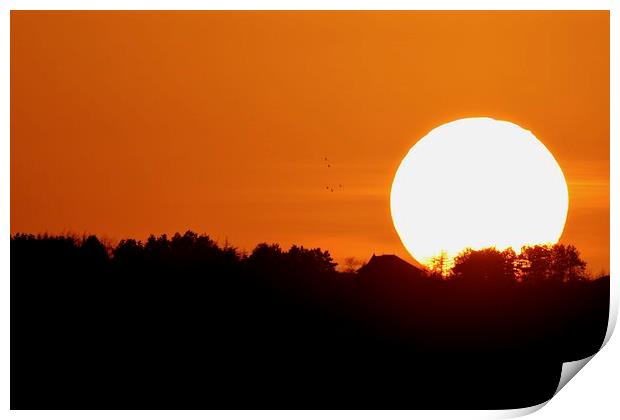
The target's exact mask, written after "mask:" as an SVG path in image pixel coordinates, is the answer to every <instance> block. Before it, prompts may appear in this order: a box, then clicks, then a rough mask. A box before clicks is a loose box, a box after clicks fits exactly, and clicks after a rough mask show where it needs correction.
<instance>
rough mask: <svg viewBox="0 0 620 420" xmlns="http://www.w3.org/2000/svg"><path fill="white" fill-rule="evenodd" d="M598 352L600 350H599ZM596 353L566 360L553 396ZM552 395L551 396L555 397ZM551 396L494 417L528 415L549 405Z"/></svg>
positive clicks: (505, 417)
mask: <svg viewBox="0 0 620 420" xmlns="http://www.w3.org/2000/svg"><path fill="white" fill-rule="evenodd" d="M597 353H598V352H597ZM595 355H596V353H594V354H593V355H591V356H588V357H586V358H583V359H580V360H574V361H572V362H564V363H563V364H562V372H561V373H560V380H559V381H558V387H557V388H556V390H555V392H554V393H553V397H555V396H556V395H557V393H558V392H560V390H561V389H562V388H564V386H565V385H566V384H567V383H568V382H569V381H570V380H571V379H573V377H574V376H575V375H576V374H577V373H578V372H579V371H580V370H581V369H582V368H583V367H584V366H585V365H586V364H588V362H589V361H590V360H591V359H592V358H593V357H594V356H595ZM553 397H551V398H553ZM551 398H550V399H548V400H547V401H544V402H542V403H540V404H536V405H533V406H530V407H524V408H515V409H509V410H502V411H501V412H497V415H495V416H494V418H499V419H510V418H516V417H522V416H526V415H528V414H532V413H534V412H536V411H538V410H540V409H541V408H543V407H544V406H545V405H547V403H548V402H549V401H551Z"/></svg>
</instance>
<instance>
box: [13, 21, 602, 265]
mask: <svg viewBox="0 0 620 420" xmlns="http://www.w3.org/2000/svg"><path fill="white" fill-rule="evenodd" d="M474 116H490V117H493V118H497V119H504V120H509V121H512V122H514V123H516V124H519V125H521V126H522V127H524V128H527V129H529V130H531V131H532V132H533V133H534V134H535V135H536V136H537V137H538V138H539V139H540V140H541V141H542V142H543V143H545V145H546V146H547V148H548V149H549V150H550V151H551V153H553V155H554V156H555V157H556V159H557V161H558V162H559V164H560V166H561V167H562V169H563V171H564V174H565V176H566V179H567V181H568V184H569V195H570V204H569V214H568V220H567V224H566V227H565V230H564V234H563V236H562V241H563V242H568V243H573V244H575V245H576V246H577V247H578V248H579V249H580V250H581V251H582V254H583V255H584V257H585V258H586V259H587V261H588V262H589V265H590V267H591V269H592V270H593V271H594V272H595V274H596V272H597V271H599V270H601V269H603V270H609V13H608V12H606V11H602V12H596V11H588V12H12V13H11V232H12V233H15V232H33V233H36V232H50V233H60V232H67V231H71V232H76V233H83V232H89V233H96V234H98V235H102V236H105V237H107V238H109V239H112V240H118V239H122V238H125V237H137V238H145V237H146V236H147V235H148V234H149V233H163V232H168V233H170V232H174V231H184V230H186V229H192V230H195V231H197V232H204V233H208V234H210V235H211V236H212V237H214V238H216V239H219V240H220V241H224V240H226V239H228V241H229V242H231V243H232V244H234V245H237V246H238V247H239V248H241V249H246V250H248V251H249V250H251V249H252V248H253V246H254V245H255V244H256V243H258V242H262V241H268V242H279V243H281V244H283V245H284V246H288V245H290V244H291V243H298V244H302V245H306V246H320V247H323V248H327V249H329V250H330V251H331V252H332V254H333V255H334V256H335V257H336V258H337V260H339V261H341V260H342V259H344V258H345V257H347V256H355V257H358V258H362V259H367V258H368V257H369V256H370V255H371V254H372V253H373V252H375V253H378V254H380V253H395V254H397V255H399V256H401V257H404V258H409V257H408V254H407V252H406V250H405V249H404V248H403V247H402V245H401V243H400V240H399V238H398V235H397V234H396V232H395V230H394V228H393V225H392V220H391V216H390V210H389V193H390V186H391V183H392V179H393V176H394V173H395V171H396V169H397V167H398V165H399V163H400V160H401V159H402V158H403V157H404V155H405V154H406V153H407V151H408V150H409V148H410V147H411V146H412V145H413V144H414V143H415V142H416V141H417V140H418V139H419V138H421V137H422V136H423V135H425V134H426V133H427V132H428V131H429V130H431V129H432V128H434V127H435V126H437V125H440V124H442V123H445V122H448V121H451V120H454V119H458V118H463V117H474ZM324 157H327V158H328V159H329V160H330V162H331V165H332V168H330V169H327V168H326V166H325V165H324ZM526 169H527V168H524V170H526ZM334 184H335V185H338V184H342V185H343V186H344V188H343V189H341V190H340V189H337V190H336V191H335V192H334V193H331V192H329V191H327V190H326V189H325V187H326V186H327V185H334Z"/></svg>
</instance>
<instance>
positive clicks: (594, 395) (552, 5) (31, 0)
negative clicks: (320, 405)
mask: <svg viewBox="0 0 620 420" xmlns="http://www.w3.org/2000/svg"><path fill="white" fill-rule="evenodd" d="M11 9H16V10H28V9H32V10H36V9H65V10H67V9H82V10H105V9H118V10H128V9H153V10H162V9H163V10H171V9H180V10H184V9H185V10H187V9H190V10H197V9H213V10H218V9H220V10H221V9H226V10H239V9H267V10H269V9H271V10H274V9H291V10H295V9H327V10H334V9H396V10H404V9H416V10H429V9H430V10H442V9H448V10H449V9H459V10H464V9H470V10H486V9H489V10H491V9H494V10H515V9H516V10H519V9H528V10H611V51H610V54H611V56H610V59H611V73H610V75H611V81H610V82H611V93H612V94H611V103H610V112H611V116H612V118H611V127H610V129H611V131H610V138H611V155H610V156H611V162H610V168H611V173H610V178H611V179H610V183H611V184H610V185H611V197H610V205H611V207H610V213H611V222H610V223H611V224H610V228H611V233H612V234H611V238H610V241H611V242H610V255H611V261H610V264H611V265H610V273H611V278H612V282H611V285H612V286H611V294H612V309H611V311H610V312H611V313H610V328H609V329H608V333H607V336H606V339H605V341H606V343H607V341H609V338H610V336H611V332H612V330H613V326H614V325H615V323H616V319H617V313H618V295H619V286H618V284H617V282H616V281H614V280H615V277H616V275H617V273H620V267H619V262H618V261H619V259H618V258H617V257H618V251H619V247H618V232H619V231H620V225H619V224H618V216H619V215H620V208H619V207H618V194H617V193H618V187H619V186H620V183H619V182H618V181H619V180H620V172H619V167H618V157H619V155H620V149H619V145H618V143H619V141H620V139H619V138H618V134H619V131H618V119H617V116H618V110H619V109H618V93H619V92H618V84H617V74H618V71H619V70H620V69H619V68H618V47H619V45H618V39H619V31H618V28H619V23H620V22H619V21H618V6H617V2H612V1H609V0H607V1H604V0H590V1H583V0H580V1H577V0H572V1H571V0H569V1H551V0H524V1H514V0H508V1H501V2H498V1H490V0H487V1H468V2H464V1H456V0H451V1H450V0H436V1H431V0H427V1H402V0H401V1H398V0H384V1H368V0H365V1H343V0H315V1H308V0H298V1H273V0H272V1H258V0H229V1H222V0H220V1H202V2H200V1H191V0H176V1H171V0H151V1H144V0H142V1H140V0H131V1H130V0H125V1H119V0H109V1H102V0H94V1H75V0H73V1H69V0H65V1H54V2H46V1H42V0H23V1H18V0H13V1H11V0H9V1H4V2H1V3H0V10H1V12H0V13H1V14H0V16H1V22H2V32H1V34H0V48H1V57H2V60H3V65H2V66H1V67H0V72H1V73H0V78H1V79H2V80H3V83H2V85H0V94H1V97H2V99H3V100H2V101H1V102H0V107H1V109H0V111H2V112H1V114H0V121H1V124H0V127H1V128H2V134H3V135H2V137H1V140H0V238H1V239H0V278H1V279H2V286H1V287H2V290H1V291H0V299H1V301H0V313H1V314H2V317H1V320H0V328H1V329H2V331H1V332H2V335H1V337H0V340H2V341H1V342H0V352H1V356H2V363H1V364H0V391H1V395H0V402H1V403H2V407H3V410H8V409H9V392H10V388H9V383H10V382H9V378H10V376H9V371H10V370H9V369H10V363H9V314H10V306H9V305H10V298H9V296H10V294H9V293H10V289H9V277H10V268H9V236H10V204H9V200H10V180H9V177H10V131H9V123H10V116H9V111H10V94H9V89H10V67H9V56H10V32H9V28H10V14H9V11H10V10H11ZM619 354H620V344H618V340H617V339H616V340H612V341H611V344H609V345H606V346H605V348H603V349H602V350H601V354H600V355H597V356H596V357H595V358H594V359H593V360H594V361H593V362H591V363H590V364H588V366H587V367H586V368H585V369H584V372H582V373H580V376H583V377H581V378H580V379H579V380H576V381H571V383H569V384H568V385H567V386H566V388H565V389H563V390H562V391H561V392H560V393H559V394H558V395H557V396H556V397H554V398H553V399H552V401H551V402H550V403H549V404H548V407H547V408H545V409H544V410H541V411H539V412H537V413H536V416H538V417H541V416H542V417H541V418H551V416H553V417H556V416H557V417H562V418H569V419H570V418H583V417H585V416H586V415H587V416H592V415H593V417H594V418H609V419H612V418H620V408H619V406H618V404H617V403H616V401H617V395H616V392H617V389H618V386H617V384H618V381H619V379H618V378H620V360H619V359H620V358H618V355H619ZM597 359H599V360H597ZM542 405H544V404H542ZM542 405H541V406H542ZM537 408H539V407H533V408H532V409H530V410H503V411H496V412H491V411H468V412H460V411H415V412H410V411H389V412H384V411H382V412H372V411H327V412H314V411H312V412H309V411H294V412H289V411H261V412H256V411H241V412H239V411H211V412H209V413H208V415H209V417H212V418H217V419H231V418H232V419H237V418H240V417H243V418H248V417H251V418H255V419H270V420H271V419H289V418H291V417H294V418H298V419H305V418H308V419H310V418H312V419H315V418H317V417H319V416H320V417H326V418H334V419H335V418H338V419H341V418H343V417H344V418H375V417H379V416H380V417H382V418H383V417H389V418H407V419H409V418H411V417H412V416H418V415H422V416H423V418H497V417H505V416H506V415H508V416H514V415H520V414H527V412H528V411H532V410H535V409H537ZM112 414H113V415H114V416H119V417H121V418H149V419H150V418H155V419H157V418H162V419H164V418H166V419H167V418H169V417H170V415H171V414H172V413H168V412H161V411H160V412H154V411H126V412H124V411H116V412H99V411H88V412H82V411H56V412H53V411H52V412H44V411H39V412H28V411H13V412H10V415H11V416H13V417H19V418H39V417H45V418H51V419H55V418H58V419H72V418H75V419H82V418H93V419H98V418H106V419H107V418H109V417H110V415H112ZM204 415H205V413H203V412H196V411H182V412H174V416H175V417H182V418H202V417H204Z"/></svg>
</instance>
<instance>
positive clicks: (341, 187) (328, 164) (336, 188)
mask: <svg viewBox="0 0 620 420" xmlns="http://www.w3.org/2000/svg"><path fill="white" fill-rule="evenodd" d="M324 162H325V165H327V169H330V168H331V167H332V164H331V163H330V161H329V160H328V159H327V158H324ZM325 189H326V190H327V191H329V192H334V191H337V190H343V189H344V187H343V186H342V184H338V187H336V186H330V185H327V186H326V187H325Z"/></svg>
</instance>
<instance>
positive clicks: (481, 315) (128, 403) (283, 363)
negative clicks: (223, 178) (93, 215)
mask: <svg viewBox="0 0 620 420" xmlns="http://www.w3.org/2000/svg"><path fill="white" fill-rule="evenodd" d="M454 263H455V265H454V267H453V268H452V270H450V271H449V272H446V273H441V275H440V276H438V275H437V273H436V272H435V273H427V272H425V271H424V270H421V269H419V268H417V267H414V266H412V265H410V264H408V263H407V262H405V261H403V260H401V259H400V258H398V257H396V256H393V255H385V256H373V257H372V258H371V259H370V260H369V261H368V262H367V263H366V264H365V265H364V266H362V267H361V268H360V269H359V270H358V271H357V273H348V272H347V273H344V272H339V271H337V270H336V264H335V263H334V262H333V260H332V258H331V256H330V254H329V252H327V251H324V250H321V249H308V248H304V247H301V246H293V247H291V248H289V249H288V250H284V249H282V248H281V247H280V246H279V245H277V244H259V245H258V246H257V247H256V248H255V249H254V250H253V252H252V253H251V254H249V255H242V254H241V253H239V252H238V251H237V250H236V249H235V248H233V247H231V246H228V245H226V246H220V245H219V244H217V243H216V242H215V241H213V240H212V239H210V238H209V237H208V236H206V235H197V234H195V233H193V232H186V233H185V234H183V235H181V234H178V233H177V234H175V235H173V236H172V237H170V238H169V237H168V236H166V235H161V236H159V237H155V236H151V237H149V238H148V239H147V240H146V241H145V242H141V241H136V240H133V239H127V240H123V241H120V242H119V243H118V245H117V246H116V247H114V248H113V249H107V248H106V247H105V246H104V245H103V244H102V243H101V242H100V241H99V239H97V238H96V237H95V236H89V237H85V238H72V237H62V236H33V235H24V234H18V235H15V236H13V237H11V408H13V409H38V408H46V409H53V408H58V409H60V408H64V409H104V408H110V409H112V408H114V409H134V408H135V409H163V408H165V409H173V408H178V409H185V408H186V409H205V408H221V409H225V408H360V409H364V408H517V407H524V406H530V405H534V404H538V403H540V402H543V401H545V400H546V399H548V398H550V397H551V396H552V395H553V392H554V391H555V388H556V386H557V383H558V380H559V376H560V371H561V366H562V363H563V362H565V361H571V360H577V359H581V358H584V357H587V356H590V355H592V354H593V353H595V352H596V351H597V350H598V349H599V348H600V346H601V345H602V342H603V338H604V335H605V331H606V328H607V318H608V311H609V309H608V308H609V276H606V277H601V278H598V279H594V280H591V279H588V278H587V276H586V275H585V263H584V262H583V261H582V260H581V259H580V257H579V254H578V252H577V250H576V249H575V248H574V247H571V246H564V245H555V246H548V247H545V246H537V247H531V248H527V249H524V250H523V252H521V253H520V254H518V255H517V254H516V253H514V252H512V251H510V250H509V251H497V250H494V249H486V250H481V251H472V250H467V251H465V252H464V253H463V254H461V255H460V256H459V257H457V258H456V259H455V261H454Z"/></svg>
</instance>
